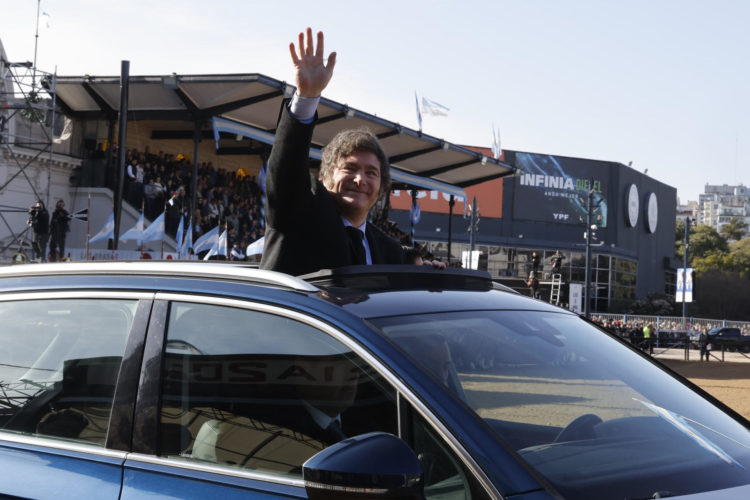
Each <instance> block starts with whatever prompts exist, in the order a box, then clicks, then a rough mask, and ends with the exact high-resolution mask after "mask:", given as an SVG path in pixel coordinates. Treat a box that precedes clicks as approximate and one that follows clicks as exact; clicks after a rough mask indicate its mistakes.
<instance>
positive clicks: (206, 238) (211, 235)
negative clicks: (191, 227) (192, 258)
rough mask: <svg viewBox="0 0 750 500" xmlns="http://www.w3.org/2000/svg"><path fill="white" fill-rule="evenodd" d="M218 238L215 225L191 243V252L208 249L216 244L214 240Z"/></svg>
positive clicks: (195, 252)
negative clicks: (193, 243)
mask: <svg viewBox="0 0 750 500" xmlns="http://www.w3.org/2000/svg"><path fill="white" fill-rule="evenodd" d="M218 239H219V226H218V225H217V226H216V227H215V228H213V229H212V230H210V231H209V232H207V233H206V234H204V235H203V236H201V237H200V238H198V239H197V240H195V245H193V253H194V254H198V253H200V252H202V251H204V250H210V249H211V248H212V247H213V246H214V245H215V244H216V240H218Z"/></svg>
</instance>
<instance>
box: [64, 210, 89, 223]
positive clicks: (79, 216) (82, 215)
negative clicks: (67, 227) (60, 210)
mask: <svg viewBox="0 0 750 500" xmlns="http://www.w3.org/2000/svg"><path fill="white" fill-rule="evenodd" d="M68 218H70V219H76V220H79V221H81V222H87V221H88V220H89V209H88V208H84V209H82V210H78V211H77V212H73V213H72V214H70V215H69V216H68Z"/></svg>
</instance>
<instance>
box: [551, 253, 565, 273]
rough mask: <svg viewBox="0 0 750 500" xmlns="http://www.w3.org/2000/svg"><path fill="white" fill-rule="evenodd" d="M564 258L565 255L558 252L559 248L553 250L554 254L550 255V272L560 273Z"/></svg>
mask: <svg viewBox="0 0 750 500" xmlns="http://www.w3.org/2000/svg"><path fill="white" fill-rule="evenodd" d="M564 258H565V256H564V255H563V254H561V253H560V250H557V251H555V253H554V255H552V274H560V269H561V268H562V261H563V259H564Z"/></svg>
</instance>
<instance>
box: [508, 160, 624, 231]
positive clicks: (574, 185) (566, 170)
mask: <svg viewBox="0 0 750 500" xmlns="http://www.w3.org/2000/svg"><path fill="white" fill-rule="evenodd" d="M515 166H516V167H517V168H518V169H520V170H521V172H520V174H519V175H518V176H516V177H515V178H514V179H515V181H514V182H515V185H514V186H513V188H514V194H513V217H514V218H515V219H519V220H530V221H536V222H555V223H561V224H575V225H580V224H584V225H585V224H586V206H587V195H588V191H589V189H590V188H593V191H594V194H593V199H592V223H593V224H596V225H598V226H599V227H600V228H606V227H607V207H608V202H607V198H606V194H607V187H608V186H607V184H608V180H609V164H608V163H607V162H600V161H594V160H583V159H580V158H566V157H560V156H552V155H543V154H534V153H516V164H515ZM592 180H593V184H592Z"/></svg>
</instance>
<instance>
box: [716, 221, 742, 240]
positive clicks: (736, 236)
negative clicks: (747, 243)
mask: <svg viewBox="0 0 750 500" xmlns="http://www.w3.org/2000/svg"><path fill="white" fill-rule="evenodd" d="M746 231H747V223H746V222H745V221H744V220H742V219H740V218H739V217H732V218H731V219H730V220H729V222H727V223H726V224H724V225H723V226H721V235H722V236H723V237H724V238H726V239H727V240H731V241H740V240H741V239H742V237H743V236H745V232H746Z"/></svg>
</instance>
